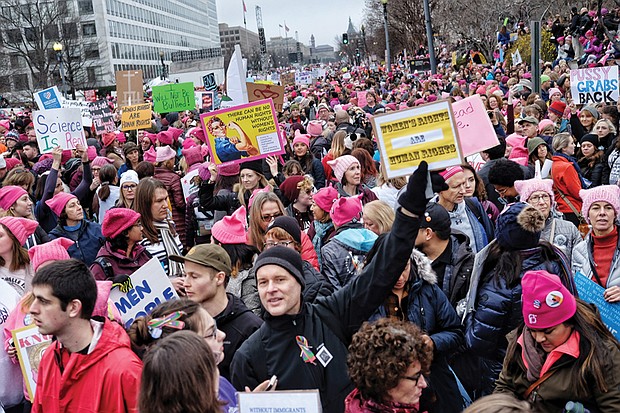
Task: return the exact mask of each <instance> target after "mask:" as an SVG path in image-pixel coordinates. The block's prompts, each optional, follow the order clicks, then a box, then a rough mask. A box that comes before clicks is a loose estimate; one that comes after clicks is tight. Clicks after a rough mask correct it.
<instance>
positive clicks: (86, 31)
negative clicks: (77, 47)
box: [82, 22, 97, 36]
mask: <svg viewBox="0 0 620 413" xmlns="http://www.w3.org/2000/svg"><path fill="white" fill-rule="evenodd" d="M82 35H84V36H97V26H95V23H94V22H92V23H84V24H82Z"/></svg>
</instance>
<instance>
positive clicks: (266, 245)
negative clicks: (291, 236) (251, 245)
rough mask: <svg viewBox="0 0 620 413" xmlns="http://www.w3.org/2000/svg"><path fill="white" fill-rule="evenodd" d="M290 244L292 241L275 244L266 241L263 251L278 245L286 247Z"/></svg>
mask: <svg viewBox="0 0 620 413" xmlns="http://www.w3.org/2000/svg"><path fill="white" fill-rule="evenodd" d="M292 243H293V241H277V242H272V241H268V242H265V249H267V248H271V247H277V246H278V245H279V246H281V247H288V246H289V245H291V244H292Z"/></svg>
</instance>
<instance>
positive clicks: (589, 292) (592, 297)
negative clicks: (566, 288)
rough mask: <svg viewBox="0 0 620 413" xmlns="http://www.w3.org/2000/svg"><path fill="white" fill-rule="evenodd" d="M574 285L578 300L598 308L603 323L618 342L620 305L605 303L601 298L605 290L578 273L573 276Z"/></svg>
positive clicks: (619, 337)
mask: <svg viewBox="0 0 620 413" xmlns="http://www.w3.org/2000/svg"><path fill="white" fill-rule="evenodd" d="M575 284H576V285H577V292H578V293H579V298H581V299H582V300H583V301H585V302H588V303H592V304H594V305H596V306H597V307H598V310H599V311H600V312H601V318H602V319H603V322H604V323H605V325H606V326H607V328H608V329H609V331H610V332H611V334H613V335H614V337H616V338H617V339H619V340H620V303H608V302H607V301H605V298H604V297H603V293H604V292H605V289H604V288H603V287H601V286H600V285H598V284H597V283H595V282H594V281H592V280H590V279H588V278H587V277H586V276H585V275H583V274H582V273H580V272H578V273H577V274H575Z"/></svg>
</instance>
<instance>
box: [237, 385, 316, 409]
mask: <svg viewBox="0 0 620 413" xmlns="http://www.w3.org/2000/svg"><path fill="white" fill-rule="evenodd" d="M237 397H238V399H239V403H238V407H239V413H256V412H261V413H276V412H296V413H321V412H322V411H323V410H322V407H321V396H320V394H319V391H318V390H306V391H299V390H297V391H267V392H252V393H244V392H239V393H237Z"/></svg>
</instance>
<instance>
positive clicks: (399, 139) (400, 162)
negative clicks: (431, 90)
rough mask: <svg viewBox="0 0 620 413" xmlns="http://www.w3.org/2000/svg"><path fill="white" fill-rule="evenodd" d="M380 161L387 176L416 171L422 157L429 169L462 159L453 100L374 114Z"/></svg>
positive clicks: (460, 161)
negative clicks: (451, 101) (451, 104)
mask: <svg viewBox="0 0 620 413" xmlns="http://www.w3.org/2000/svg"><path fill="white" fill-rule="evenodd" d="M372 121H373V128H374V131H375V135H376V136H377V143H378V145H379V151H380V152H381V159H382V162H381V165H382V168H384V172H385V176H386V177H387V178H388V179H391V178H396V177H399V176H406V175H409V174H411V173H413V172H414V171H415V170H416V169H417V167H418V165H419V164H420V162H421V161H426V162H428V165H429V169H430V170H433V169H434V170H437V169H443V168H446V167H448V166H452V165H458V164H461V163H462V156H461V146H460V143H459V140H458V138H457V136H458V135H457V129H456V125H455V122H454V115H453V112H452V107H451V106H450V102H448V101H446V100H442V101H438V102H434V103H430V104H428V105H422V106H417V107H414V108H410V109H407V110H401V111H398V112H392V113H388V114H385V115H380V116H375V117H374V118H373V120H372Z"/></svg>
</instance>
